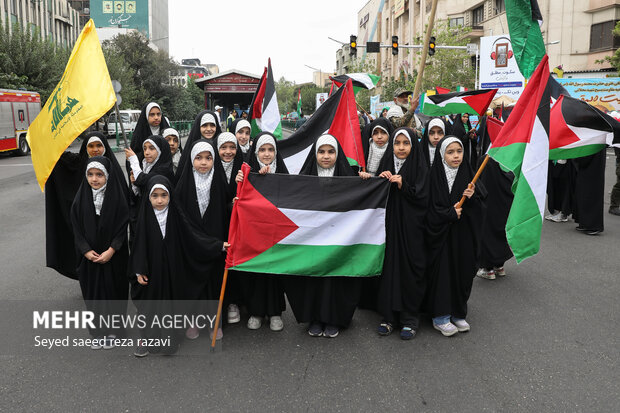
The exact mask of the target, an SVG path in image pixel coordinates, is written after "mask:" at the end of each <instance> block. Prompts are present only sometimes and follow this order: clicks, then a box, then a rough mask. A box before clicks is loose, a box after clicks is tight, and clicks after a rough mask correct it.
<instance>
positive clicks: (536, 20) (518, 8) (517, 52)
mask: <svg viewBox="0 0 620 413" xmlns="http://www.w3.org/2000/svg"><path fill="white" fill-rule="evenodd" d="M506 20H508V30H509V32H510V41H511V42H512V50H513V52H514V56H515V60H516V61H517V65H519V70H520V71H521V74H522V75H523V77H525V78H526V79H529V77H530V76H531V75H532V73H533V72H534V70H535V69H536V67H537V66H538V63H539V62H540V60H541V59H542V58H543V56H544V55H545V53H546V52H545V42H544V40H543V37H542V33H541V32H540V26H541V25H542V14H541V13H540V8H539V7H538V1H536V0H506Z"/></svg>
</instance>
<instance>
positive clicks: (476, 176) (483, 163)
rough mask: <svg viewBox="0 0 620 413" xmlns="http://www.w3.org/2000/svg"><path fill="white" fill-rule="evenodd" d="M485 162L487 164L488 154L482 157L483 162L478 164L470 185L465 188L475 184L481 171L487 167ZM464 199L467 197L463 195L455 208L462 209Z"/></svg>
mask: <svg viewBox="0 0 620 413" xmlns="http://www.w3.org/2000/svg"><path fill="white" fill-rule="evenodd" d="M487 162H489V155H488V154H487V155H486V156H485V157H484V160H483V161H482V163H481V164H480V168H478V171H477V172H476V175H474V179H472V180H471V183H470V184H469V185H468V186H467V188H471V187H472V186H474V185H475V184H476V182H477V181H478V178H480V174H482V171H483V170H484V167H485V166H487ZM466 199H467V197H466V196H465V195H463V196H462V197H461V200H460V201H459V203H458V204H456V207H457V208H460V207H462V206H463V203H464V202H465V200H466Z"/></svg>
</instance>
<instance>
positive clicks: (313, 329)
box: [308, 323, 323, 337]
mask: <svg viewBox="0 0 620 413" xmlns="http://www.w3.org/2000/svg"><path fill="white" fill-rule="evenodd" d="M308 334H309V335H310V336H311V337H321V336H322V335H323V325H322V324H321V323H310V327H308Z"/></svg>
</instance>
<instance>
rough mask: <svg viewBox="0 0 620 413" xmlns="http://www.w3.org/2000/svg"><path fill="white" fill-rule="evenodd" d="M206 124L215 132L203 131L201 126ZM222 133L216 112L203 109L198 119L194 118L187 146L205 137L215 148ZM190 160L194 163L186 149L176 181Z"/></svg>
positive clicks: (175, 177)
mask: <svg viewBox="0 0 620 413" xmlns="http://www.w3.org/2000/svg"><path fill="white" fill-rule="evenodd" d="M206 125H209V130H214V132H213V133H207V132H205V133H203V132H202V130H201V128H203V127H205V128H206ZM220 133H222V128H221V127H220V123H219V122H218V121H217V115H216V114H215V112H213V111H210V110H203V111H202V112H200V113H199V114H198V116H196V119H194V123H193V124H192V128H191V129H190V131H189V136H188V137H187V141H186V142H185V146H186V147H187V148H189V147H190V146H192V144H193V143H194V142H196V141H197V140H199V139H204V140H206V141H207V142H209V143H210V144H211V145H213V147H214V148H215V147H216V145H217V137H218V136H219V134H220ZM185 152H187V153H185ZM188 162H189V163H192V160H191V159H190V153H189V151H184V153H182V154H181V160H180V161H179V166H178V168H177V173H176V174H175V176H174V179H175V181H178V180H179V179H180V178H181V171H182V170H183V169H185V164H186V163H188ZM175 181H173V182H175Z"/></svg>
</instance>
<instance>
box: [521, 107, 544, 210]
mask: <svg viewBox="0 0 620 413" xmlns="http://www.w3.org/2000/svg"><path fill="white" fill-rule="evenodd" d="M548 167H549V137H548V136H547V132H546V131H545V128H544V127H543V125H542V123H541V122H540V119H539V118H538V116H536V120H535V121H534V127H533V128H532V134H531V138H530V142H529V143H528V144H527V145H526V146H525V153H524V154H523V164H522V166H521V173H522V174H523V176H524V177H525V179H527V183H528V185H529V186H530V189H531V190H532V193H533V194H534V197H535V198H536V203H537V204H538V210H539V211H540V216H541V219H542V216H543V215H544V211H545V197H546V195H547V172H548Z"/></svg>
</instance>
